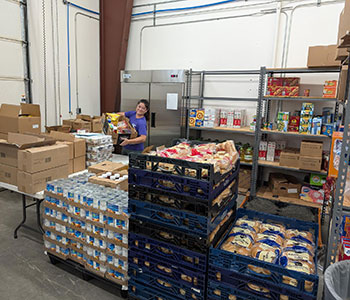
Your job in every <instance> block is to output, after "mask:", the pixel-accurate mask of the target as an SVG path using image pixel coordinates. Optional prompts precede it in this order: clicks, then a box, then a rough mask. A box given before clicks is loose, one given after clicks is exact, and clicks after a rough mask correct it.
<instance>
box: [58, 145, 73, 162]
mask: <svg viewBox="0 0 350 300" xmlns="http://www.w3.org/2000/svg"><path fill="white" fill-rule="evenodd" d="M56 144H57V145H66V146H68V157H69V159H73V158H74V144H73V142H68V141H57V142H56Z"/></svg>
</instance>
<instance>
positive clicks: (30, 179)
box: [17, 164, 68, 194]
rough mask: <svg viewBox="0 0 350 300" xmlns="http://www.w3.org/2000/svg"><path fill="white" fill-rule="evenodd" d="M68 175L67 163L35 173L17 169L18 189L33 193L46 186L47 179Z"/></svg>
mask: <svg viewBox="0 0 350 300" xmlns="http://www.w3.org/2000/svg"><path fill="white" fill-rule="evenodd" d="M66 177H68V164H66V165H62V166H59V167H56V168H52V169H48V170H45V171H41V172H37V173H33V174H31V173H27V172H23V171H18V176H17V185H18V190H19V191H21V192H24V193H27V194H35V193H37V192H40V191H43V190H45V188H46V183H47V182H48V181H51V180H54V179H59V178H66Z"/></svg>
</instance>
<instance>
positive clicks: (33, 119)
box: [0, 103, 41, 134]
mask: <svg viewBox="0 0 350 300" xmlns="http://www.w3.org/2000/svg"><path fill="white" fill-rule="evenodd" d="M0 131H1V132H2V133H8V132H19V133H26V132H29V133H37V134H39V133H40V132H41V117H40V106H39V105H37V104H25V103H22V104H21V105H13V104H1V107H0Z"/></svg>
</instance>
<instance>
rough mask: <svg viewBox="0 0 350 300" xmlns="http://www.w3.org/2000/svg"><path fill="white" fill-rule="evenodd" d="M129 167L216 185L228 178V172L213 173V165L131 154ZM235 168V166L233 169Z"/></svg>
mask: <svg viewBox="0 0 350 300" xmlns="http://www.w3.org/2000/svg"><path fill="white" fill-rule="evenodd" d="M238 165H239V163H238ZM129 167H130V168H134V169H141V170H149V171H151V172H157V173H160V174H164V173H165V174H174V175H178V176H181V177H189V178H195V179H200V180H205V181H208V182H211V183H212V184H217V183H219V182H220V181H222V180H223V179H225V177H227V176H229V173H230V171H229V172H226V173H224V174H221V173H220V172H214V165H213V164H209V163H198V162H192V161H187V160H183V159H176V158H168V157H161V156H153V155H147V154H140V153H131V154H130V155H129ZM234 168H237V164H235V165H234V166H233V169H234Z"/></svg>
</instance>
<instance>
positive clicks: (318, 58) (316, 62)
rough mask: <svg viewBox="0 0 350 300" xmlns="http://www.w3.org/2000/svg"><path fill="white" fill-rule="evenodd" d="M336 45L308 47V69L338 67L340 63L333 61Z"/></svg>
mask: <svg viewBox="0 0 350 300" xmlns="http://www.w3.org/2000/svg"><path fill="white" fill-rule="evenodd" d="M336 51H337V45H328V46H312V47H309V55H308V60H307V66H308V68H322V67H339V66H341V62H340V61H337V60H335V57H336Z"/></svg>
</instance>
